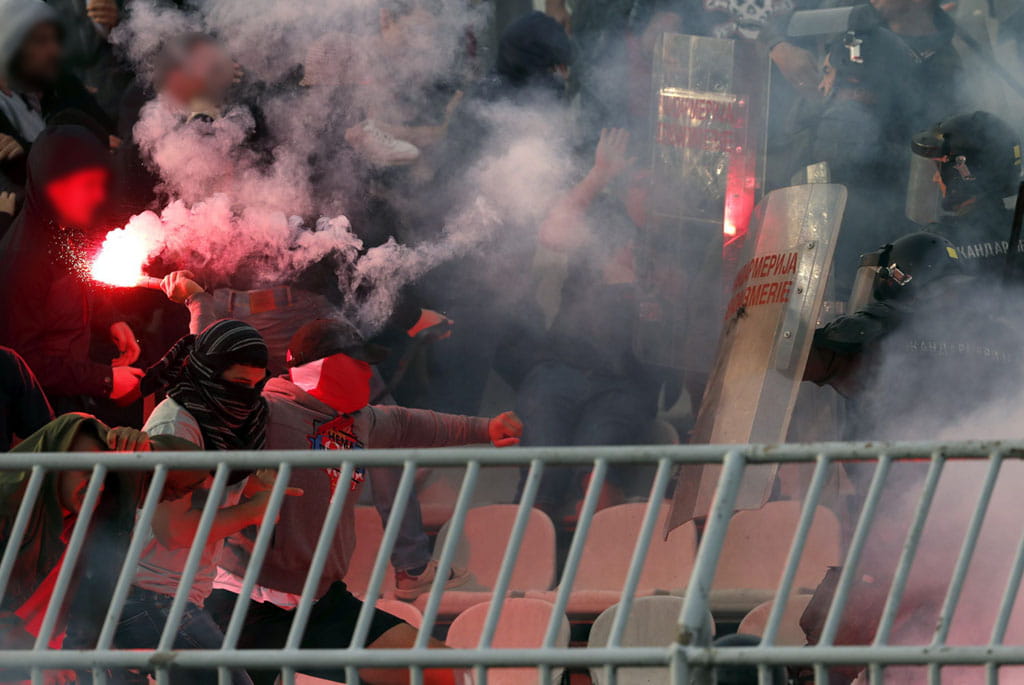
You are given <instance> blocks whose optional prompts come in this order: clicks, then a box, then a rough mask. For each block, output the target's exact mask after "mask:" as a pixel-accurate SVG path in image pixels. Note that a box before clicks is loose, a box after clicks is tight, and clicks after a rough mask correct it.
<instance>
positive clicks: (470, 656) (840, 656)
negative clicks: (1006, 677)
mask: <svg viewBox="0 0 1024 685" xmlns="http://www.w3.org/2000/svg"><path fill="white" fill-rule="evenodd" d="M676 651H678V652H679V653H680V654H681V656H682V658H683V660H684V661H685V662H687V663H689V664H691V665H696V666H714V665H755V666H756V665H759V664H766V665H781V666H793V665H813V664H823V665H826V666H828V665H835V666H840V665H847V664H872V663H876V664H884V665H886V666H926V665H929V664H937V665H940V666H984V665H988V664H995V665H997V666H1022V665H1024V649H1022V648H1021V647H1019V646H1001V647H995V646H987V645H979V646H957V647H949V646H943V647H931V646H888V647H871V646H830V647H814V646H809V647H780V646H773V647H751V648H741V647H730V648H727V649H722V648H714V647H685V646H671V647H616V648H614V649H611V648H600V647H590V648H586V649H582V648H575V647H568V648H564V647H552V648H534V649H498V648H488V649H425V648H424V649H419V648H410V649H281V650H262V649H259V650H258V649H242V650H219V649H188V650H179V651H167V652H161V651H155V650H131V651H126V650H100V651H93V650H47V651H43V652H36V651H33V650H0V665H2V666H4V667H5V668H30V667H38V668H44V669H45V668H69V669H87V668H94V667H111V668H160V667H167V666H172V665H173V666H176V667H179V668H212V667H216V666H227V667H233V668H246V667H248V668H260V669H266V668H282V667H291V668H302V667H306V668H343V667H346V666H355V667H357V668H372V667H390V668H411V667H416V666H419V667H425V668H442V667H448V668H469V667H471V666H485V667H488V668H500V667H508V668H515V667H527V666H542V665H548V666H554V667H559V666H561V667H566V668H592V667H598V666H608V665H612V666H618V667H628V666H636V667H643V666H651V667H653V666H668V665H669V664H670V663H671V661H672V657H673V655H674V654H675V653H676Z"/></svg>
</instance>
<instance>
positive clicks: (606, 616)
mask: <svg viewBox="0 0 1024 685" xmlns="http://www.w3.org/2000/svg"><path fill="white" fill-rule="evenodd" d="M683 602H684V600H683V598H682V597H668V596H664V595H658V596H654V597H638V598H637V599H635V600H634V601H633V608H632V609H631V610H630V612H629V618H628V619H627V620H626V629H625V630H624V631H623V632H622V641H621V643H620V644H621V645H622V646H623V647H667V646H669V645H671V644H672V643H673V642H674V641H675V639H676V634H677V633H678V632H679V615H680V613H681V612H682V610H683ZM618 610H619V605H618V604H616V605H615V606H612V607H609V608H608V609H605V610H604V611H603V612H602V613H601V615H600V616H598V617H597V620H596V621H594V625H593V627H592V628H591V629H590V639H589V640H588V641H587V647H592V648H599V647H607V646H608V638H609V637H610V636H611V632H612V625H613V624H614V623H615V615H616V613H618ZM707 620H708V622H709V623H710V624H711V630H712V634H714V622H713V621H712V619H711V616H710V615H708V617H707ZM590 678H591V680H593V682H594V684H595V685H602V684H604V683H607V682H608V680H607V678H606V674H605V670H604V668H594V669H591V671H590ZM669 680H670V677H669V669H668V667H654V668H651V667H639V668H620V669H619V670H618V679H617V681H618V685H662V683H667V682H669Z"/></svg>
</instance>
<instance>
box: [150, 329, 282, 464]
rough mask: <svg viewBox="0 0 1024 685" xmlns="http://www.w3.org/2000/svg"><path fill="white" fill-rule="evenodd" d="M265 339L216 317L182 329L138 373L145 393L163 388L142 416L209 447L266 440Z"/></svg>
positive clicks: (250, 445)
mask: <svg viewBox="0 0 1024 685" xmlns="http://www.w3.org/2000/svg"><path fill="white" fill-rule="evenodd" d="M268 357H269V352H268V350H267V344H266V343H265V342H264V341H263V338H262V336H260V334H259V332H258V331H257V330H256V329H255V328H253V327H252V326H250V325H249V324H246V323H243V322H241V321H235V320H232V319H221V320H220V321H216V322H214V323H212V324H210V325H209V326H207V327H206V328H205V329H203V331H202V332H200V333H199V334H198V335H191V334H190V335H186V336H185V337H183V338H182V339H181V340H179V341H178V342H177V343H175V344H174V346H173V347H172V348H171V349H170V351H169V352H168V353H167V354H166V355H165V356H164V358H163V359H161V360H160V361H159V362H157V363H156V364H154V365H153V366H152V367H150V369H149V370H148V371H147V372H146V375H145V377H144V378H143V379H142V385H141V387H142V392H143V393H144V394H145V395H149V394H152V393H153V392H155V391H158V390H165V391H166V393H167V398H166V399H164V400H163V401H162V402H161V403H160V404H159V405H157V407H156V409H155V410H154V411H153V413H152V414H151V415H150V417H149V419H148V420H147V421H146V430H148V431H150V432H152V433H153V434H154V435H160V434H163V433H170V434H172V435H177V436H179V437H182V438H185V439H186V440H191V441H193V442H195V443H196V444H197V445H199V446H200V447H202V448H203V449H208V450H259V449H263V445H264V443H265V442H266V421H267V403H266V401H265V400H263V398H262V397H261V396H260V392H261V390H262V389H263V386H264V384H265V383H266V381H267V361H268Z"/></svg>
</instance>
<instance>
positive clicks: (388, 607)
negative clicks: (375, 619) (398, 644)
mask: <svg viewBox="0 0 1024 685" xmlns="http://www.w3.org/2000/svg"><path fill="white" fill-rule="evenodd" d="M377 608H378V609H380V610H381V611H386V612H387V613H389V614H391V615H392V616H394V617H396V618H400V619H402V620H403V621H405V622H406V623H408V624H409V625H411V626H412V627H413V628H419V627H420V626H421V625H423V614H422V613H420V610H419V609H418V608H417V607H416V605H415V604H413V603H412V602H403V601H402V600H400V599H378V600H377Z"/></svg>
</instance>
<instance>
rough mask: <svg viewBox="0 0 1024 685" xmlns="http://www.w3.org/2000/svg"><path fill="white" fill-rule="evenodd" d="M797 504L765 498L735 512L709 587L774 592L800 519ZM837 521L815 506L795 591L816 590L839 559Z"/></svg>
mask: <svg viewBox="0 0 1024 685" xmlns="http://www.w3.org/2000/svg"><path fill="white" fill-rule="evenodd" d="M801 506H802V505H801V503H800V502H769V503H768V504H766V505H764V506H763V507H762V508H760V509H757V510H754V511H739V512H736V513H735V514H734V515H733V517H732V520H731V521H730V522H729V531H728V532H727V533H726V536H725V542H724V543H723V545H722V554H721V557H720V558H719V562H718V569H717V572H716V573H715V580H714V583H713V584H712V587H713V588H714V589H716V590H737V589H744V590H774V589H776V588H777V587H778V584H779V580H780V579H781V578H782V571H783V569H784V568H785V566H786V557H787V556H788V554H789V548H790V546H791V545H792V543H793V535H794V534H795V533H796V529H797V524H798V523H799V521H800V508H801ZM839 545H840V537H839V520H838V519H837V518H836V515H835V514H834V513H832V511H831V510H829V509H826V508H824V507H818V508H817V509H816V510H815V512H814V522H813V523H812V524H811V528H810V530H809V531H808V535H807V541H806V543H805V545H804V551H803V556H802V557H801V558H800V565H799V566H798V567H797V573H796V580H795V585H794V590H795V589H800V588H811V589H813V588H815V587H817V585H818V583H819V582H821V579H822V577H824V575H825V570H826V569H827V568H828V567H829V566H837V565H839V564H840V563H841V562H840V550H839Z"/></svg>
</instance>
